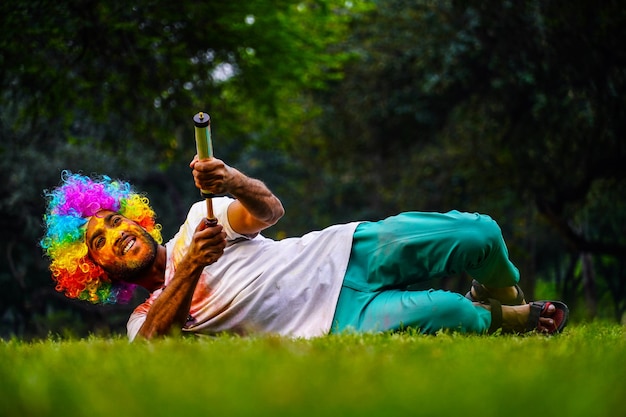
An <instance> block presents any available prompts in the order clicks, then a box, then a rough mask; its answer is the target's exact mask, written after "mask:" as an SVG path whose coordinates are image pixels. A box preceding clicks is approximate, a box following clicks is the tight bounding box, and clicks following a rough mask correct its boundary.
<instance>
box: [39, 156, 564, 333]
mask: <svg viewBox="0 0 626 417" xmlns="http://www.w3.org/2000/svg"><path fill="white" fill-rule="evenodd" d="M190 167H191V169H192V174H193V177H194V181H195V185H196V186H197V187H198V188H200V189H202V190H205V191H209V192H212V193H214V194H215V195H224V196H223V197H216V198H214V199H213V207H214V212H215V217H217V220H218V223H217V224H214V223H211V222H209V221H208V220H207V219H206V217H205V216H206V206H205V203H204V202H199V203H196V204H195V205H193V206H192V207H191V209H190V211H189V214H188V216H187V220H186V221H185V223H184V224H183V225H182V226H181V227H180V230H179V232H178V233H177V234H176V236H174V238H173V239H172V240H170V241H169V242H168V243H167V244H165V245H161V242H162V239H161V233H160V225H158V224H156V223H155V217H156V216H155V213H154V211H153V210H152V209H151V208H150V206H149V203H148V199H147V198H146V197H144V196H141V195H139V194H138V193H137V192H135V191H134V190H133V188H132V187H131V186H130V184H128V183H127V182H124V181H120V180H112V179H111V178H109V177H106V176H102V177H97V178H88V177H85V176H82V175H80V174H73V173H70V172H67V171H64V172H63V173H62V175H61V177H62V182H61V184H60V185H59V187H57V188H56V189H54V190H52V191H47V192H46V199H47V203H48V208H47V211H46V214H45V216H44V221H45V226H46V233H45V236H44V237H43V238H42V240H41V242H40V243H41V246H42V248H43V249H44V250H45V252H46V254H47V255H48V256H49V258H50V260H51V265H50V269H51V271H52V276H53V279H54V280H55V282H56V289H57V290H58V291H61V292H64V293H65V294H66V295H67V296H68V297H72V298H79V299H83V300H87V301H90V302H92V303H117V302H128V301H129V300H130V298H131V296H132V292H133V289H134V288H135V287H136V286H137V285H140V286H142V287H144V288H146V289H147V290H148V291H149V292H150V296H149V298H148V299H147V300H146V301H145V302H144V303H143V304H141V305H139V306H138V307H137V308H136V309H135V310H134V312H133V313H132V315H131V316H130V319H129V321H128V326H127V327H128V337H129V338H130V339H131V340H133V339H135V338H136V337H137V336H140V337H143V338H148V339H149V338H152V337H155V336H159V335H167V334H169V333H171V332H172V331H176V330H181V329H182V331H184V332H196V333H203V334H216V333H222V332H232V333H237V334H251V333H273V334H280V335H285V336H290V337H315V336H321V335H325V334H329V333H336V332H342V331H346V330H351V331H361V332H369V331H387V330H397V329H402V328H407V327H411V328H415V329H418V330H419V331H420V332H422V333H427V334H432V333H435V332H437V331H439V330H442V329H449V330H453V331H459V332H472V333H488V332H494V331H496V330H498V329H502V331H503V332H516V333H524V332H530V331H536V332H539V333H545V334H554V333H558V332H560V331H561V330H562V329H563V328H564V327H565V325H566V323H567V319H568V314H569V313H568V308H567V306H566V305H565V304H563V303H561V302H558V301H537V302H532V303H528V304H527V303H526V301H525V300H524V296H523V293H522V291H521V289H520V288H519V286H518V285H517V282H518V280H519V272H518V270H517V268H516V267H515V266H514V265H513V264H512V263H511V261H510V260H509V258H508V251H507V248H506V246H505V243H504V239H503V237H502V234H501V231H500V228H499V226H498V225H497V224H496V222H495V221H493V220H492V219H491V218H490V217H488V216H486V215H480V214H469V213H460V212H457V211H452V212H448V213H423V212H407V213H401V214H398V215H397V216H393V217H389V218H387V219H384V220H381V221H378V222H352V223H347V224H341V225H334V226H331V227H328V228H326V229H324V230H320V231H315V232H311V233H308V234H305V235H304V236H302V237H300V238H288V239H284V240H279V241H275V240H272V239H268V238H266V237H264V236H263V235H261V234H260V232H261V231H262V230H264V229H266V228H268V227H270V226H272V225H274V224H275V223H276V222H277V221H278V220H279V219H280V218H281V217H282V216H283V214H284V210H283V206H282V204H281V202H280V200H279V199H278V198H277V197H276V196H275V195H274V194H273V193H272V192H271V191H270V190H269V189H268V188H267V187H266V186H265V185H264V184H263V183H262V182H261V181H259V180H256V179H253V178H250V177H248V176H246V175H244V174H242V173H241V172H240V171H238V170H237V169H235V168H233V167H230V166H228V165H227V164H225V163H224V162H223V161H221V160H219V159H216V158H211V159H208V160H202V161H199V160H198V159H197V158H194V160H193V161H192V162H191V164H190ZM463 271H465V272H467V273H468V274H469V275H470V276H471V277H473V279H474V280H473V281H472V285H471V288H470V291H469V292H468V293H467V294H466V295H465V296H463V295H461V294H457V293H452V292H447V291H442V290H428V291H409V290H407V287H408V286H410V285H411V284H415V283H418V282H421V281H424V280H430V279H432V278H437V277H443V276H447V275H450V274H456V273H460V272H463Z"/></svg>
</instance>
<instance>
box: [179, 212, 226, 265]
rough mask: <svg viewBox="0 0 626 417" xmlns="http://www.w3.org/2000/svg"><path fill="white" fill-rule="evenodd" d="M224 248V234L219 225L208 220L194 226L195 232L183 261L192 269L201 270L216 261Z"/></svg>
mask: <svg viewBox="0 0 626 417" xmlns="http://www.w3.org/2000/svg"><path fill="white" fill-rule="evenodd" d="M225 247H226V232H224V230H223V228H222V226H221V225H219V224H211V222H210V221H209V220H208V219H202V221H201V222H200V223H199V224H198V226H196V230H195V232H194V234H193V238H192V240H191V245H189V250H188V251H187V254H186V256H185V258H184V260H183V262H185V263H188V264H189V266H191V268H192V269H194V270H196V269H197V268H198V269H200V270H202V268H204V267H205V266H207V265H210V264H212V263H213V262H215V261H217V260H218V259H219V258H220V257H221V256H222V255H223V254H224V248H225Z"/></svg>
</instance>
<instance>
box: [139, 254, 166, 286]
mask: <svg viewBox="0 0 626 417" xmlns="http://www.w3.org/2000/svg"><path fill="white" fill-rule="evenodd" d="M166 263H167V249H166V248H165V246H163V245H159V246H158V247H157V254H156V257H155V259H154V263H153V264H152V266H151V267H150V269H149V270H147V271H146V272H145V273H143V274H142V275H140V276H138V277H137V279H136V280H135V281H134V283H135V284H137V285H140V286H142V287H144V288H145V289H146V290H148V292H153V291H155V290H158V289H159V288H161V287H163V285H164V284H165V266H166Z"/></svg>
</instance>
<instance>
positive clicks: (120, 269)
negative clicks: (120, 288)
mask: <svg viewBox="0 0 626 417" xmlns="http://www.w3.org/2000/svg"><path fill="white" fill-rule="evenodd" d="M138 239H139V240H141V241H142V243H144V244H145V245H146V247H147V248H148V249H149V250H148V253H146V254H145V256H143V257H142V258H140V259H134V260H133V261H131V262H127V263H126V264H124V265H116V266H111V267H108V268H106V269H105V271H106V272H107V274H108V275H109V277H110V278H112V279H114V280H117V281H124V282H127V283H130V284H134V283H135V281H136V280H137V279H138V278H139V277H141V276H142V275H144V274H145V273H146V272H148V271H149V270H150V268H151V267H152V265H153V264H154V261H155V259H156V256H157V249H158V247H159V244H158V243H157V242H156V240H154V238H153V237H152V236H151V235H150V233H148V232H147V231H146V230H142V231H141V235H140V236H139V237H138Z"/></svg>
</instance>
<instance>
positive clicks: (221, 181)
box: [189, 155, 233, 195]
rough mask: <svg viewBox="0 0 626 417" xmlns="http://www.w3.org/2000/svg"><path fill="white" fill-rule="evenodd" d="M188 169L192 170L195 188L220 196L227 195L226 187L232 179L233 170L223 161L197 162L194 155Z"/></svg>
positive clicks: (196, 157)
mask: <svg viewBox="0 0 626 417" xmlns="http://www.w3.org/2000/svg"><path fill="white" fill-rule="evenodd" d="M189 167H190V168H191V169H192V170H193V171H192V174H193V180H194V183H195V184H196V187H197V188H198V189H201V190H205V191H209V192H211V193H213V194H216V195H220V194H226V193H228V192H229V191H228V186H229V183H230V181H231V180H232V177H233V170H232V168H231V167H229V166H228V165H226V164H225V163H224V161H222V160H220V159H217V158H208V159H203V160H202V161H200V160H198V156H197V155H196V156H195V157H194V158H193V160H192V161H191V163H190V164H189Z"/></svg>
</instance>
